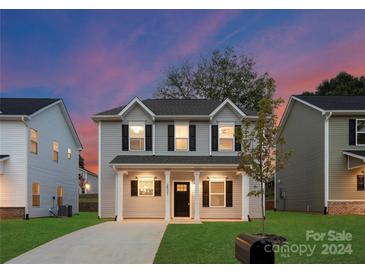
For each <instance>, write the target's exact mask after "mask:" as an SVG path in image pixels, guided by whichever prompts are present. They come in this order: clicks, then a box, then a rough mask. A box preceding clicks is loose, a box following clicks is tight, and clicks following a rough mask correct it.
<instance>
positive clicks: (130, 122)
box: [128, 121, 146, 151]
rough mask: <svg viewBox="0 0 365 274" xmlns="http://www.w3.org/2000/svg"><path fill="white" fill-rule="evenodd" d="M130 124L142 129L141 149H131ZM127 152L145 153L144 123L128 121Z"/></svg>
mask: <svg viewBox="0 0 365 274" xmlns="http://www.w3.org/2000/svg"><path fill="white" fill-rule="evenodd" d="M131 124H132V125H133V126H142V127H143V149H131ZM132 139H133V138H132ZM128 151H146V122H144V121H128Z"/></svg>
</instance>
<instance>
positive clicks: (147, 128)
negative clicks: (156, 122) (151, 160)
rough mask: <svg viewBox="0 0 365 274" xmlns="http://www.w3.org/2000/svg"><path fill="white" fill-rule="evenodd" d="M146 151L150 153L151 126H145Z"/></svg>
mask: <svg viewBox="0 0 365 274" xmlns="http://www.w3.org/2000/svg"><path fill="white" fill-rule="evenodd" d="M145 137H146V150H147V151H152V125H146V126H145Z"/></svg>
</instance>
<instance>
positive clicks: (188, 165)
mask: <svg viewBox="0 0 365 274" xmlns="http://www.w3.org/2000/svg"><path fill="white" fill-rule="evenodd" d="M110 166H132V167H133V166H138V167H145V166H153V167H174V166H177V167H191V168H194V167H196V166H199V167H207V168H209V167H226V168H227V167H229V168H237V167H238V164H110Z"/></svg>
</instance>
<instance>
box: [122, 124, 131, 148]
mask: <svg viewBox="0 0 365 274" xmlns="http://www.w3.org/2000/svg"><path fill="white" fill-rule="evenodd" d="M128 139H129V130H128V125H122V150H123V151H128V147H129V146H128V142H129V141H128Z"/></svg>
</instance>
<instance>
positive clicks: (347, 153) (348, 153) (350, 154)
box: [343, 151, 365, 162]
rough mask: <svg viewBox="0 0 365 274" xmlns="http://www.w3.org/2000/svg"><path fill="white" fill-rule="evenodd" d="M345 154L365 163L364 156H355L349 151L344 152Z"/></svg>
mask: <svg viewBox="0 0 365 274" xmlns="http://www.w3.org/2000/svg"><path fill="white" fill-rule="evenodd" d="M343 154H345V155H347V156H351V157H354V158H357V159H360V160H363V161H364V162H365V157H363V156H360V155H356V154H353V153H351V152H347V151H343Z"/></svg>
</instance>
